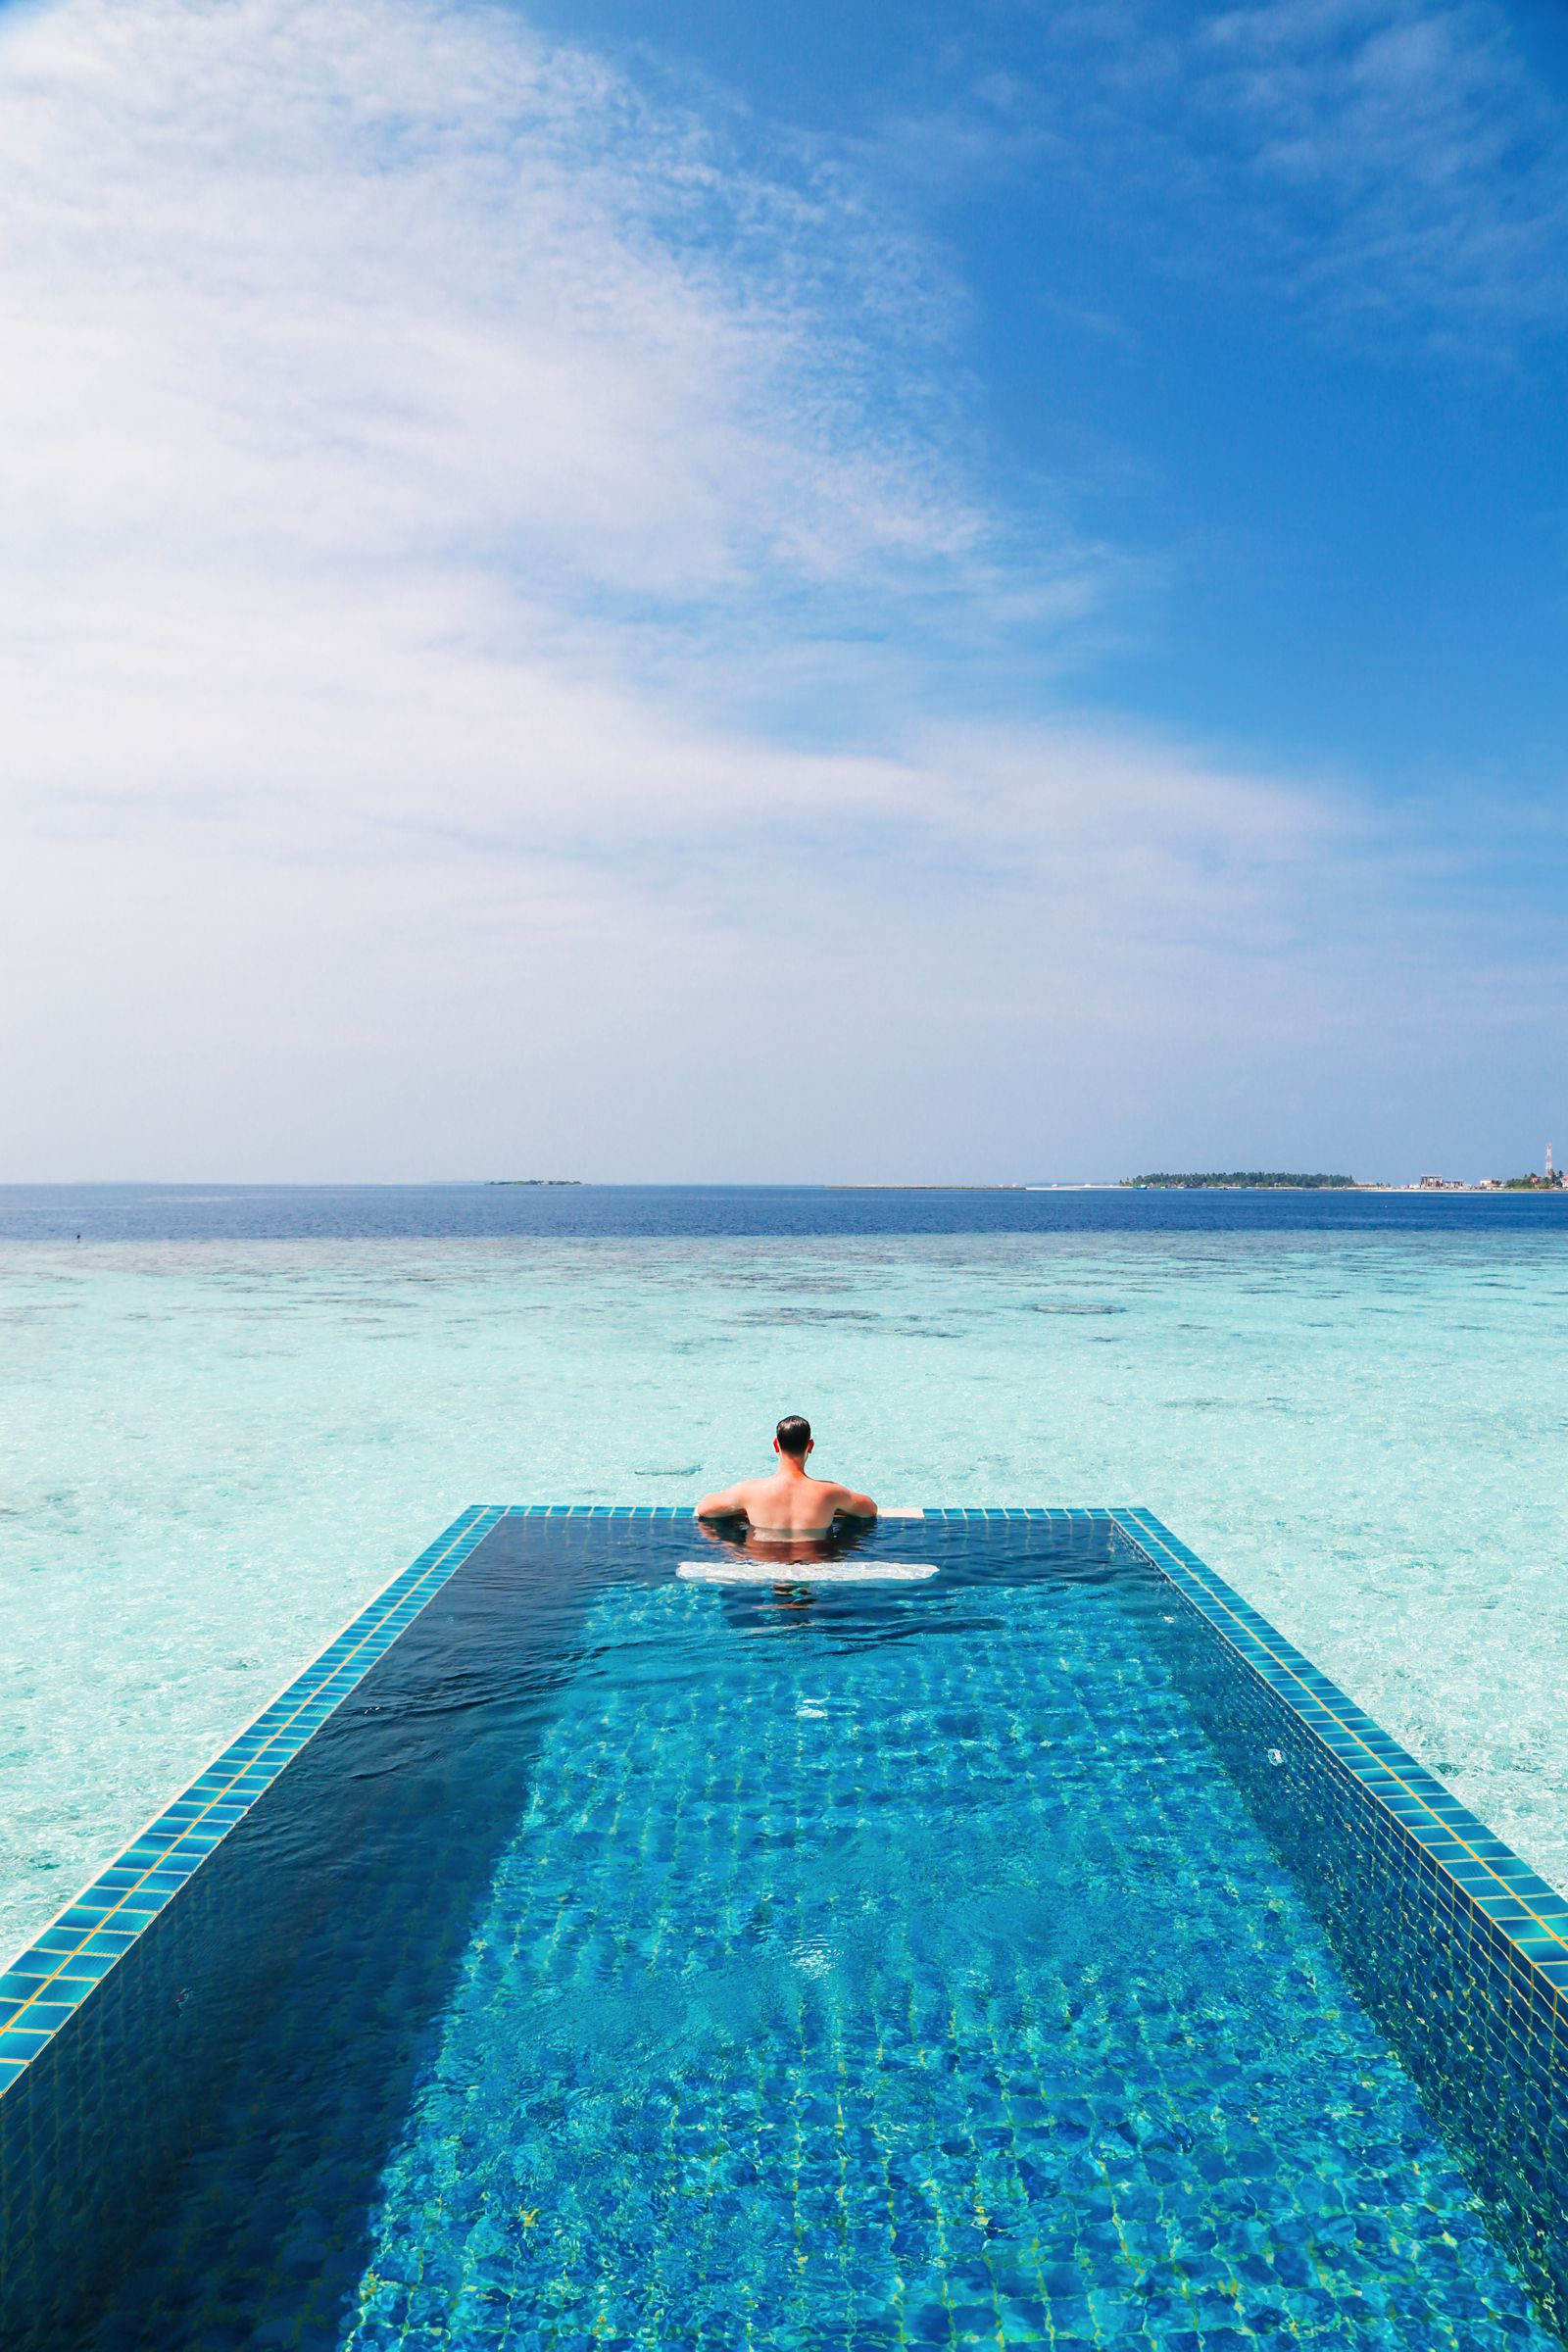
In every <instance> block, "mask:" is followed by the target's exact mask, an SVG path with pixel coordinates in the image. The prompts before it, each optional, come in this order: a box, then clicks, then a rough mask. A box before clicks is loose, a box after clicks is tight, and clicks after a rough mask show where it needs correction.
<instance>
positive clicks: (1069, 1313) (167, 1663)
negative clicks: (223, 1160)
mask: <svg viewBox="0 0 1568 2352" xmlns="http://www.w3.org/2000/svg"><path fill="white" fill-rule="evenodd" d="M1447 1205H1448V1204H1446V1203H1436V1202H1435V1203H1433V1204H1432V1213H1431V1220H1430V1222H1428V1223H1426V1224H1424V1225H1421V1226H1418V1227H1414V1228H1411V1227H1409V1226H1406V1227H1403V1228H1400V1229H1397V1230H1395V1229H1391V1230H1388V1231H1377V1230H1371V1231H1368V1230H1362V1229H1350V1228H1348V1227H1344V1228H1341V1227H1337V1226H1334V1225H1332V1224H1331V1225H1328V1226H1323V1225H1305V1224H1303V1225H1302V1226H1301V1227H1300V1228H1291V1227H1285V1228H1277V1229H1272V1230H1266V1231H1249V1230H1212V1231H1193V1230H1185V1231H1184V1230H1168V1229H1161V1228H1159V1227H1157V1226H1154V1225H1151V1226H1150V1227H1149V1228H1147V1229H1137V1228H1135V1229H1131V1230H1121V1231H1114V1232H1103V1231H1093V1230H1073V1231H1039V1232H1005V1231H1002V1232H998V1231H990V1232H978V1233H977V1232H968V1233H964V1232H956V1233H951V1232H950V1233H887V1232H883V1233H864V1234H858V1235H857V1234H844V1233H837V1234H814V1235H813V1234H805V1235H798V1236H781V1235H777V1234H774V1235H766V1234H762V1235H758V1234H751V1235H727V1236H726V1235H717V1236H713V1235H708V1236H693V1237H687V1238H680V1237H678V1236H668V1235H665V1236H645V1237H641V1238H638V1237H628V1236H624V1235H622V1236H614V1235H600V1236H597V1237H595V1238H584V1237H582V1236H580V1235H573V1234H569V1233H563V1232H556V1233H553V1234H552V1233H543V1234H533V1235H522V1236H517V1235H514V1236H504V1237H496V1238H491V1239H452V1238H440V1239H417V1238H414V1239H411V1238H409V1237H407V1236H402V1237H398V1238H389V1239H363V1238H362V1239H341V1238H332V1236H331V1235H330V1234H327V1235H323V1236H322V1237H321V1238H294V1239H290V1240H286V1241H283V1240H280V1241H225V1240H201V1241H136V1240H125V1241H116V1242H105V1241H101V1240H100V1241H94V1240H91V1239H87V1240H84V1241H83V1242H82V1243H81V1244H80V1245H77V1244H75V1243H74V1242H73V1241H72V1242H60V1241H55V1240H43V1241H27V1242H8V1243H4V1244H0V1316H3V1334H4V1345H3V1348H0V1407H3V1410H0V1661H3V1663H0V1677H3V1682H0V1710H3V1711H0V1758H3V1764H4V1771H5V1780H6V1789H7V1805H6V1808H5V1815H4V1821H3V1824H0V1838H3V1846H0V1944H3V1945H4V1946H5V1947H6V1948H8V1949H9V1948H12V1947H15V1946H16V1945H17V1944H19V1943H21V1942H22V1941H23V1940H24V1939H25V1937H26V1936H28V1935H29V1934H30V1933H31V1932H32V1931H33V1930H35V1929H36V1928H38V1927H39V1926H40V1925H41V1924H42V1923H43V1921H44V1920H45V1919H46V1918H47V1917H48V1916H49V1915H50V1914H51V1913H52V1912H53V1911H55V1910H56V1909H58V1908H59V1907H60V1905H61V1904H62V1903H63V1902H64V1901H65V1900H66V1899H67V1898H68V1897H69V1895H70V1894H71V1893H72V1892H73V1890H74V1888H75V1887H76V1885H77V1884H78V1883H79V1882H80V1881H81V1880H83V1879H84V1878H85V1877H86V1876H87V1874H88V1872H89V1871H90V1869H91V1868H92V1867H93V1866H94V1865H95V1864H97V1863H99V1862H101V1861H102V1860H104V1859H105V1858H106V1857H107V1856H108V1855H109V1854H110V1853H112V1852H113V1851H114V1850H116V1849H117V1848H118V1847H119V1846H120V1845H121V1844H122V1843H123V1841H124V1839H125V1838H126V1837H127V1836H129V1835H130V1834H131V1833H132V1832H133V1831H134V1830H135V1829H136V1828H137V1826H138V1825H139V1824H140V1822H141V1821H142V1820H143V1819H145V1818H146V1816H147V1815H148V1814H149V1813H151V1812H152V1811H153V1810H154V1809H155V1807H156V1806H157V1805H158V1804H160V1803H161V1802H162V1801H163V1800H164V1799H165V1798H166V1797H167V1796H169V1795H170V1794H171V1793H172V1791H173V1790H174V1789H176V1788H177V1787H179V1786H181V1785H182V1784H183V1783H184V1782H185V1781H186V1780H188V1779H189V1778H190V1777H191V1775H192V1773H193V1772H194V1771H195V1770H196V1769H197V1768H198V1767H199V1766H200V1764H201V1763H202V1762H203V1761H204V1760H205V1758H206V1756H207V1755H208V1754H209V1753H211V1752H212V1751H213V1750H214V1749H215V1748H216V1747H218V1746H219V1745H220V1744H221V1742H222V1741H223V1740H226V1739H227V1738H228V1737H229V1736H230V1735H231V1733H232V1732H233V1731H234V1729H235V1728H236V1727H237V1725H238V1724H239V1723H240V1722H241V1721H243V1720H244V1719H245V1718H246V1717H248V1716H249V1715H250V1714H252V1713H254V1712H255V1711H256V1709H257V1708H258V1707H259V1706H260V1705H261V1704H262V1703H264V1701H265V1700H266V1699H267V1698H268V1697H269V1696H270V1694H271V1692H272V1691H274V1690H275V1689H276V1688H277V1687H278V1686H279V1685H280V1684H281V1683H282V1682H283V1681H285V1680H286V1679H287V1677H288V1676H289V1675H290V1674H291V1673H292V1672H293V1671H294V1669H296V1668H297V1667H298V1666H299V1665H300V1664H301V1663H302V1662H303V1661H304V1660H305V1659H306V1658H308V1657H309V1656H311V1655H312V1654H313V1653H314V1652H315V1651H316V1650H317V1649H318V1648H319V1647H320V1645H321V1643H322V1642H323V1641H324V1640H325V1639H326V1638H327V1637H328V1636H329V1635H330V1634H331V1632H332V1631H334V1630H335V1628H336V1627H337V1626H338V1625H339V1624H341V1623H342V1622H343V1621H344V1620H345V1619H346V1618H348V1617H349V1616H350V1615H351V1614H353V1612H354V1611H355V1610H356V1609H357V1608H358V1607H359V1606H360V1605H361V1604H362V1602H363V1601H364V1600H365V1599H366V1597H367V1596H368V1593H370V1592H372V1591H373V1590H374V1589H375V1588H376V1587H377V1586H378V1585H379V1584H381V1583H382V1582H384V1581H385V1580H386V1579H387V1578H388V1577H390V1576H391V1575H392V1574H394V1573H395V1572H396V1571H397V1570H398V1569H399V1568H400V1567H401V1566H402V1565H403V1564H404V1563H405V1562H406V1561H407V1560H408V1559H409V1558H410V1557H411V1556H412V1555H413V1554H414V1553H415V1552H416V1551H417V1550H418V1549H419V1548H420V1546H421V1545H422V1544H424V1543H425V1542H426V1541H427V1540H428V1538H429V1536H430V1535H431V1534H432V1533H433V1532H434V1531H435V1530H436V1529H437V1528H439V1527H440V1526H442V1525H443V1524H444V1523H445V1522H446V1521H447V1520H449V1519H450V1518H451V1517H452V1516H453V1515H454V1513H455V1511H456V1510H457V1509H458V1508H460V1507H461V1506H462V1505H463V1504H465V1503H466V1502H469V1501H475V1500H493V1499H522V1500H527V1499H537V1500H541V1501H543V1500H550V1501H560V1502H570V1501H574V1500H580V1501H630V1502H649V1501H660V1502H678V1501H688V1500H690V1499H692V1498H693V1497H695V1496H696V1495H699V1494H700V1493H701V1492H702V1491H703V1490H704V1488H705V1487H706V1486H708V1485H709V1484H711V1483H712V1482H713V1481H715V1480H718V1479H727V1478H729V1477H732V1476H734V1475H736V1474H738V1473H739V1472H741V1471H743V1470H745V1469H747V1468H749V1467H751V1466H753V1465H754V1464H756V1463H758V1462H759V1461H760V1458H761V1455H762V1454H763V1452H764V1451H765V1446H766V1439H767V1434H768V1432H769V1430H770V1428H771V1424H772V1422H773V1420H774V1418H775V1417H776V1416H777V1414H778V1413H779V1412H780V1411H781V1410H784V1409H786V1408H791V1409H796V1410H802V1411H805V1412H808V1413H809V1414H810V1415H811V1417H812V1419H813V1421H815V1423H816V1424H817V1427H818V1431H819V1435H820V1439H821V1445H820V1450H819V1455H818V1461H819V1464H820V1466H821V1467H823V1468H825V1469H830V1470H835V1471H842V1472H843V1473H845V1474H847V1475H852V1476H853V1477H855V1478H856V1479H857V1480H858V1481H861V1482H863V1483H865V1484H867V1485H869V1486H870V1487H871V1489H872V1490H873V1491H874V1492H876V1493H878V1494H879V1495H881V1496H882V1497H883V1498H884V1499H885V1500H889V1501H894V1502H907V1503H918V1502H985V1501H987V1500H1007V1501H1012V1502H1049V1503H1106V1502H1119V1501H1129V1502H1132V1501H1137V1502H1146V1503H1148V1504H1150V1505H1152V1507H1153V1508H1154V1509H1155V1510H1156V1511H1157V1512H1158V1513H1159V1514H1160V1516H1161V1517H1162V1518H1164V1519H1166V1520H1167V1521H1168V1522H1169V1523H1170V1524H1172V1525H1174V1526H1176V1527H1178V1528H1179V1529H1180V1530H1181V1532H1182V1534H1183V1535H1184V1536H1185V1537H1186V1538H1188V1540H1189V1541H1191V1542H1192V1543H1193V1544H1195V1545H1196V1547H1197V1548H1198V1549H1199V1550H1200V1551H1201V1552H1202V1553H1203V1554H1204V1555H1205V1556H1206V1557H1207V1558H1208V1559H1210V1560H1211V1561H1212V1562H1213V1564H1214V1565H1215V1566H1216V1567H1217V1568H1218V1569H1219V1570H1220V1571H1221V1572H1222V1573H1223V1574H1224V1575H1225V1576H1226V1577H1228V1578H1229V1579H1230V1580H1231V1581H1232V1582H1233V1583H1234V1584H1236V1585H1237V1586H1238V1587H1240V1589H1241V1590H1242V1591H1243V1592H1244V1593H1246V1594H1247V1595H1248V1596H1249V1597H1250V1599H1252V1600H1254V1601H1255V1602H1256V1603H1257V1604H1258V1605H1259V1606H1260V1607H1261V1608H1262V1609H1263V1610H1264V1612H1265V1613H1266V1614H1267V1615H1268V1616H1269V1617H1271V1618H1272V1619H1273V1620H1274V1621H1275V1623H1277V1624H1278V1625H1279V1626H1280V1627H1281V1628H1282V1630H1284V1631H1285V1632H1286V1633H1287V1634H1289V1635H1290V1636H1292V1637H1293V1638H1294V1639H1295V1640H1296V1641H1297V1642H1299V1643H1300V1644H1301V1646H1302V1647H1303V1648H1304V1649H1306V1650H1307V1651H1308V1653H1309V1654H1310V1655H1311V1656H1312V1657H1313V1658H1314V1659H1315V1660H1316V1662H1317V1663H1318V1664H1320V1665H1321V1666H1322V1667H1323V1668H1324V1669H1325V1670H1326V1671H1327V1672H1328V1673H1330V1674H1331V1675H1333V1676H1334V1677H1335V1678H1336V1679H1337V1680H1338V1681H1339V1682H1340V1683H1342V1684H1343V1685H1344V1686H1345V1687H1346V1688H1348V1690H1349V1691H1350V1692H1351V1693H1352V1694H1353V1695H1354V1696H1355V1697H1357V1698H1358V1699H1360V1700H1361V1701H1362V1702H1363V1703H1364V1704H1365V1705H1366V1706H1367V1707H1368V1708H1369V1709H1370V1710H1371V1712H1372V1713H1373V1714H1374V1715H1375V1716H1377V1717H1378V1718H1379V1719H1380V1720H1381V1721H1382V1722H1383V1723H1384V1724H1386V1725H1387V1727H1388V1728H1389V1729H1390V1730H1391V1731H1392V1732H1394V1733H1395V1734H1396V1735H1397V1736H1398V1737H1399V1738H1401V1739H1403V1740H1405V1741H1407V1742H1408V1744H1409V1745H1410V1746H1412V1747H1413V1748H1414V1749H1415V1751H1416V1752H1417V1753H1418V1754H1419V1755H1420V1756H1421V1757H1422V1758H1423V1760H1424V1761H1426V1762H1427V1763H1428V1764H1430V1765H1432V1766H1433V1767H1434V1769H1436V1770H1437V1771H1439V1772H1440V1773H1441V1774H1442V1775H1443V1777H1444V1778H1446V1780H1447V1781H1448V1782H1449V1783H1450V1785H1451V1786H1452V1787H1453V1788H1454V1789H1456V1790H1457V1791H1458V1793H1460V1794H1461V1795H1462V1796H1463V1797H1464V1798H1465V1799H1466V1800H1467V1801H1468V1802H1469V1803H1470V1804H1471V1805H1473V1806H1474V1807H1475V1808H1476V1810H1477V1811H1478V1812H1480V1813H1481V1814H1482V1815H1483V1817H1485V1818H1486V1819H1488V1820H1489V1821H1491V1822H1492V1823H1493V1824H1494V1826H1495V1828H1496V1829H1497V1830H1498V1831H1499V1832H1500V1833H1501V1834H1502V1835H1503V1836H1504V1837H1505V1838H1508V1839H1510V1840H1511V1841H1512V1842H1513V1843H1514V1844H1515V1845H1516V1846H1518V1847H1519V1849H1520V1850H1521V1851H1522V1852H1523V1853H1524V1854H1525V1855H1526V1856H1527V1857H1528V1858H1529V1859H1530V1860H1532V1861H1533V1862H1535V1863H1536V1865H1537V1866H1538V1867H1539V1868H1540V1869H1542V1870H1543V1871H1544V1873H1545V1874H1546V1875H1547V1876H1548V1877H1550V1878H1552V1879H1554V1880H1555V1881H1556V1882H1557V1883H1558V1884H1559V1885H1568V1725H1565V1722H1564V1719H1563V1711H1562V1708H1561V1702H1560V1692H1561V1691H1562V1689H1563V1688H1564V1686H1565V1682H1568V1675H1565V1668H1568V1610H1565V1608H1564V1604H1563V1597H1562V1583H1563V1573H1564V1571H1563V1560H1564V1534H1565V1531H1568V1483H1565V1478H1564V1471H1565V1467H1568V1452H1565V1447H1564V1434H1565V1429H1568V1383H1565V1379H1564V1375H1563V1373H1562V1370H1561V1365H1560V1355H1559V1352H1558V1349H1557V1339H1558V1335H1559V1333H1560V1332H1561V1330H1562V1328H1563V1321H1564V1312H1565V1308H1568V1216H1562V1217H1556V1216H1541V1217H1531V1218H1520V1219H1517V1220H1514V1221H1511V1222H1503V1223H1500V1224H1499V1225H1497V1226H1496V1227H1495V1228H1492V1229H1479V1228H1471V1227H1469V1226H1466V1225H1463V1224H1461V1223H1460V1222H1459V1221H1458V1220H1457V1219H1452V1220H1450V1221H1449V1222H1448V1223H1446V1224H1445V1223H1444V1222H1442V1220H1443V1218H1444V1217H1445V1216H1446V1212H1447ZM1530 1205H1532V1206H1533V1205H1534V1204H1530ZM1542 1205H1543V1206H1544V1207H1545V1206H1549V1205H1550V1204H1542Z"/></svg>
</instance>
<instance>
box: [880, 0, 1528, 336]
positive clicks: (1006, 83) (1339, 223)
mask: <svg viewBox="0 0 1568 2352" xmlns="http://www.w3.org/2000/svg"><path fill="white" fill-rule="evenodd" d="M1039 38H1040V43H1041V49H1042V54H1043V62H1041V61H1039V60H1037V61H1036V63H1035V65H1034V67H1033V70H1032V71H1030V72H1028V73H1024V72H1022V71H1014V72H1011V73H1007V74H1005V75H999V74H997V73H980V74H978V75H977V76H975V77H974V78H973V79H972V80H971V82H970V84H969V86H968V87H967V89H966V90H965V92H964V94H963V96H962V97H961V98H960V99H958V100H957V101H956V102H955V103H953V104H950V105H948V106H946V107H944V108H943V109H941V110H940V111H939V113H938V114H937V115H936V116H935V117H934V118H932V119H931V120H922V121H921V122H920V123H919V124H918V127H917V134H916V138H915V141H914V143H915V144H917V145H919V146H920V147H922V148H923V149H924V150H925V151H926V152H928V153H931V152H934V153H935V154H936V156H937V157H938V158H940V159H945V160H946V162H947V164H948V166H949V168H951V169H952V170H955V171H959V172H962V171H974V170H986V171H994V170H996V169H998V168H999V167H1001V168H1008V167H1009V166H1010V167H1011V168H1014V169H1019V170H1024V171H1028V172H1039V173H1043V174H1046V175H1048V176H1050V177H1053V178H1059V179H1063V180H1065V181H1067V182H1068V183H1070V184H1072V185H1073V186H1074V187H1075V189H1076V191H1077V194H1076V199H1075V200H1076V201H1077V202H1080V203H1090V204H1093V205H1094V206H1096V207H1097V208H1098V209H1099V210H1100V211H1101V212H1102V213H1103V214H1104V215H1112V214H1114V215H1119V216H1120V217H1121V218H1123V219H1124V220H1125V221H1127V222H1128V223H1129V224H1130V225H1134V226H1135V227H1136V231H1137V234H1138V235H1139V237H1140V240H1141V242H1142V243H1143V245H1144V247H1145V249H1146V250H1150V251H1153V252H1157V253H1159V254H1161V255H1162V257H1163V259H1164V261H1165V263H1166V265H1167V266H1168V267H1170V268H1171V269H1172V270H1178V271H1180V272H1183V273H1187V274H1191V273H1193V272H1199V273H1222V274H1224V275H1226V276H1227V277H1230V278H1232V279H1234V278H1235V276H1236V274H1237V272H1238V271H1240V272H1242V273H1244V275H1245V276H1246V277H1247V278H1248V279H1250V281H1252V282H1256V283H1257V284H1259V285H1260V286H1262V285H1268V286H1270V287H1272V288H1273V289H1274V290H1275V291H1277V292H1281V293H1284V294H1287V295H1289V296H1293V297H1295V298H1298V299H1299V300H1301V301H1303V302H1305V303H1306V304H1308V305H1309V306H1310V307H1311V308H1312V309H1313V310H1314V311H1315V313H1316V315H1317V317H1318V318H1319V319H1321V320H1325V321H1327V320H1334V321H1339V322H1346V321H1348V320H1351V319H1355V320H1359V321H1361V322H1362V323H1366V322H1369V321H1371V320H1374V319H1383V320H1385V321H1389V322H1392V323H1397V324H1398V325H1401V326H1405V327H1409V326H1411V325H1414V326H1415V327H1416V328H1418V329H1419V330H1420V331H1422V332H1424V333H1428V334H1436V335H1438V336H1440V337H1445V338H1449V339H1453V340H1461V341H1466V342H1468V343H1469V344H1470V345H1471V347H1472V348H1473V349H1477V350H1486V351H1489V352H1497V351H1506V350H1508V349H1509V348H1511V345H1512V343H1513V341H1514V339H1515V338H1516V337H1517V336H1518V335H1520V334H1523V333H1529V332H1532V331H1535V330H1538V329H1542V328H1550V329H1553V330H1560V329H1561V327H1562V326H1563V325H1564V324H1565V323H1568V109H1565V108H1564V106H1563V103H1562V101H1561V98H1560V97H1559V96H1558V95H1557V94H1556V93H1555V92H1554V91H1553V90H1552V88H1551V87H1550V86H1549V84H1548V83H1547V82H1546V80H1545V79H1544V76H1543V74H1542V73H1541V72H1540V71H1539V69H1538V68H1537V67H1536V65H1535V64H1534V63H1533V61H1532V59H1531V57H1530V55H1529V54H1528V51H1527V49H1526V48H1525V46H1524V44H1523V43H1522V41H1521V39H1520V36H1519V28H1518V25H1517V24H1516V22H1515V20H1514V18H1513V15H1512V13H1511V11H1510V10H1509V9H1508V8H1507V7H1506V6H1505V5H1504V4H1503V0H1265V4H1263V5H1250V4H1249V5H1244V6H1240V7H1238V6H1235V5H1230V4H1228V0H1209V5H1206V6H1202V7H1196V8H1195V7H1189V6H1187V5H1184V4H1183V0H1080V4H1079V5H1074V6H1070V7H1066V8H1061V9H1051V10H1049V11H1042V12H1041V14H1040V20H1039ZM910 129H911V126H910V125H909V124H906V125H904V131H905V135H906V136H908V135H909V133H910Z"/></svg>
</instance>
